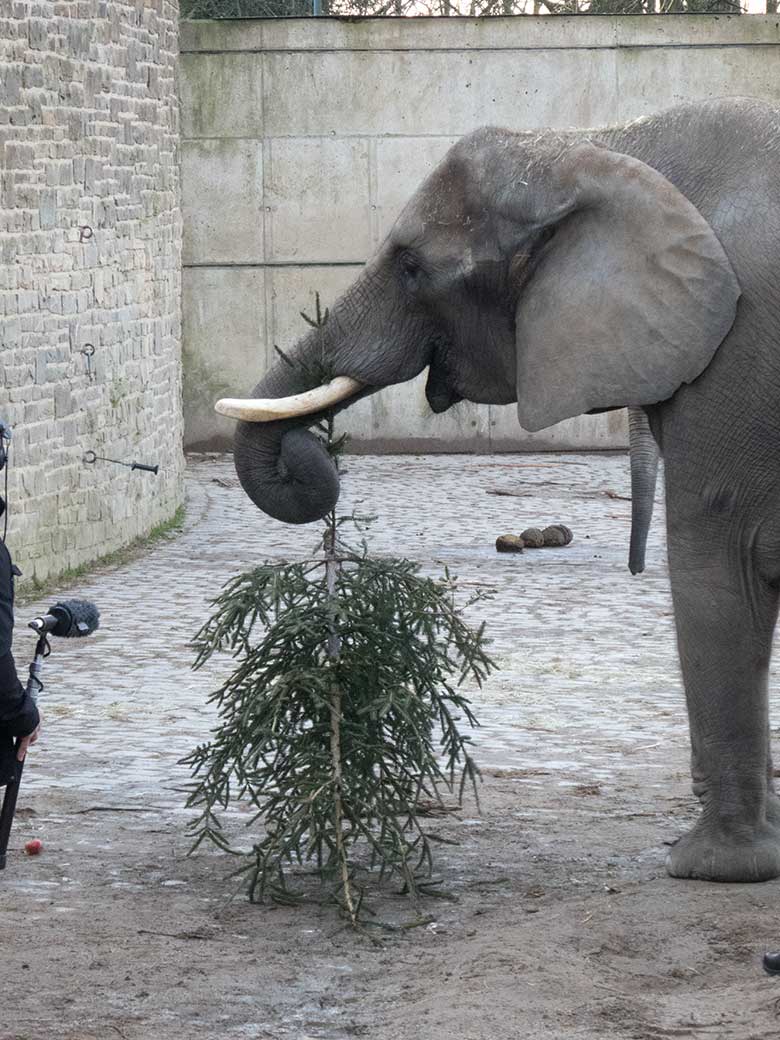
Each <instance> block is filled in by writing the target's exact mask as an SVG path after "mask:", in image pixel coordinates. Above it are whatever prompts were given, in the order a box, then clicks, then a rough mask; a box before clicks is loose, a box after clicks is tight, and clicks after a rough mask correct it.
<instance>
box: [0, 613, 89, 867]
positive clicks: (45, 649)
mask: <svg viewBox="0 0 780 1040" xmlns="http://www.w3.org/2000/svg"><path fill="white" fill-rule="evenodd" d="M99 624H100V612H99V611H98V609H97V607H96V606H95V604H94V603H90V602H89V600H86V599H68V600H65V602H64V603H55V605H54V606H53V607H51V608H50V609H49V612H48V613H47V614H44V615H42V616H41V617H37V618H33V620H32V621H31V622H30V624H29V627H30V628H31V629H33V631H34V632H37V633H38V643H37V645H36V647H35V657H34V659H33V662H32V664H31V665H30V678H29V679H28V680H27V693H28V694H29V696H30V697H32V699H33V700H34V701H35V700H37V699H38V694H39V693H40V692H41V690H42V689H43V683H42V682H41V671H42V670H43V662H44V659H45V658H47V657H48V656H49V654H50V653H51V646H50V645H49V638H48V637H49V635H53V636H64V637H65V638H66V639H73V638H77V639H78V638H81V637H82V636H88V635H91V633H92V632H94V631H95V629H96V628H98V626H99ZM21 743H22V742H21V739H18V740H17V741H16V747H15V748H14V763H13V764H14V774H13V776H12V778H11V780H10V781H9V782H8V783H7V784H6V788H5V798H4V799H3V808H2V809H0V870H3V869H4V867H5V859H6V853H7V852H8V839H9V838H10V836H11V826H12V824H13V822H14V813H15V812H16V799H17V797H18V796H19V784H20V783H21V781H22V771H23V769H24V762H20V761H19V760H18V759H17V758H16V754H18V752H19V748H20V747H21Z"/></svg>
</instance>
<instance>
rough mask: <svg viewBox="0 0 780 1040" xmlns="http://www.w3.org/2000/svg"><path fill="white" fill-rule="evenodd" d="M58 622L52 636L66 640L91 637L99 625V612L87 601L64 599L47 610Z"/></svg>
mask: <svg viewBox="0 0 780 1040" xmlns="http://www.w3.org/2000/svg"><path fill="white" fill-rule="evenodd" d="M49 613H50V614H53V615H54V616H55V617H56V618H57V619H58V620H57V625H56V626H55V627H54V628H53V629H52V632H51V634H52V635H53V636H64V637H65V638H66V639H72V638H78V637H80V636H88V635H91V634H92V633H93V632H94V631H95V629H96V628H98V626H99V625H100V611H99V610H98V608H97V607H96V606H95V604H94V603H90V601H89V600H88V599H66V600H64V601H63V602H62V603H56V604H55V605H54V606H53V607H51V608H50V610H49Z"/></svg>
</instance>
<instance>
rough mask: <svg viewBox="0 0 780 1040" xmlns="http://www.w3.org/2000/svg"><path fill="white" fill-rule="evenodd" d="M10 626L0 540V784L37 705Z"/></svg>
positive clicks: (9, 591) (10, 596)
mask: <svg viewBox="0 0 780 1040" xmlns="http://www.w3.org/2000/svg"><path fill="white" fill-rule="evenodd" d="M13 628H14V566H13V564H12V563H11V556H10V554H9V552H8V549H7V548H6V545H5V543H4V542H2V541H0V785H2V784H6V783H7V782H8V780H9V779H11V778H12V777H13V775H14V753H13V739H14V737H26V736H28V735H29V734H30V733H32V731H33V730H34V729H35V727H36V726H37V725H38V721H39V717H38V709H37V708H36V707H35V703H34V701H33V699H32V697H29V696H28V695H27V693H26V691H25V689H24V687H23V686H22V684H21V683H20V682H19V676H18V675H17V674H16V665H15V664H14V659H13V655H12V653H11V641H12V638H13Z"/></svg>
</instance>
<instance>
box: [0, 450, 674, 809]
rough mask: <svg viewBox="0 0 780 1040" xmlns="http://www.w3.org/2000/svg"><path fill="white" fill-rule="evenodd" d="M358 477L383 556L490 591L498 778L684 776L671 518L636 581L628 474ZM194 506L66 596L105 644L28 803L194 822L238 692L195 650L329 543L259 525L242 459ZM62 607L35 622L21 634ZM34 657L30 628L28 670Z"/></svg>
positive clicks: (52, 682) (573, 469)
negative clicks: (240, 593) (220, 621)
mask: <svg viewBox="0 0 780 1040" xmlns="http://www.w3.org/2000/svg"><path fill="white" fill-rule="evenodd" d="M347 469H348V472H347V474H346V476H345V478H344V492H343V494H342V498H341V501H340V506H342V507H343V512H345V513H348V512H350V511H351V510H352V509H355V510H356V511H357V512H358V513H361V514H365V513H368V514H376V515H377V516H378V519H377V521H376V522H375V523H374V524H373V525H372V527H371V529H370V532H369V534H368V542H369V545H370V548H371V550H372V551H373V552H376V553H381V554H396V555H403V556H406V557H410V558H412V559H414V560H417V561H419V562H420V563H421V564H422V566H423V568H424V570H425V571H426V572H428V573H431V574H437V573H441V572H442V570H443V568H444V566H445V565H446V566H447V567H449V568H450V570H451V571H452V572H453V573H455V574H456V575H457V576H458V578H459V582H460V585H461V587H462V589H463V591H464V598H465V594H468V593H469V592H471V591H473V590H474V589H477V588H478V589H481V590H483V591H488V592H490V593H492V598H491V599H489V600H488V601H487V602H482V603H480V604H478V605H477V606H476V607H475V608H473V609H472V616H473V620H474V622H478V621H480V620H482V619H484V620H485V621H486V622H487V631H488V634H489V635H490V637H491V638H492V639H493V641H494V642H493V646H492V652H493V655H494V656H495V658H496V660H497V662H498V664H499V671H498V672H497V673H495V675H494V676H493V677H492V678H491V679H490V680H489V682H488V684H487V685H486V687H485V688H484V689H483V690H482V691H477V690H474V691H473V696H474V703H475V705H476V707H477V715H478V717H479V719H480V720H481V724H482V725H481V728H480V730H479V731H478V732H477V734H476V735H475V741H476V745H477V748H478V757H479V761H480V762H481V763H482V764H484V765H486V766H491V767H499V768H518V767H522V768H525V769H528V770H529V771H533V770H543V771H545V772H549V773H550V774H552V775H553V776H554V777H555V780H556V782H557V783H559V784H573V783H583V782H590V781H594V780H599V781H610V782H617V781H619V779H620V776H621V774H622V773H623V772H624V771H626V770H628V771H631V770H632V769H633V768H634V762H633V760H632V756H634V755H635V754H636V753H637V752H638V751H639V750H640V749H644V750H646V751H651V750H653V751H655V752H656V753H655V754H654V755H650V756H649V759H648V762H649V764H650V765H652V766H653V768H656V769H661V770H666V769H668V764H669V749H670V747H674V748H683V747H684V746H685V744H686V741H687V730H686V719H685V712H684V706H683V699H682V688H681V684H680V680H679V676H678V670H677V664H676V656H675V647H674V632H673V623H672V615H671V609H672V608H671V598H670V594H669V589H668V578H667V572H666V564H665V550H664V548H663V544H662V533H663V526H664V525H663V517H662V515H661V514H662V506H660V505H659V507H658V515H657V522H656V523H655V525H654V528H653V532H652V535H651V539H650V545H649V549H648V565H647V570H646V572H645V573H644V574H643V575H641V576H637V577H632V576H631V575H630V573H629V571H628V568H627V565H626V561H627V555H628V534H629V529H630V502H628V501H627V500H626V498H627V496H628V495H629V493H630V491H629V481H628V467H627V459H626V457H625V456H623V455H621V454H614V455H613V454H603V455H591V456H583V455H561V456H551V455H537V456H511V457H501V456H498V457H496V456H493V457H490V458H473V457H468V456H466V457H464V456H425V457H397V456H396V457H384V458H366V457H354V458H350V459H349V460H348V465H347ZM188 489H189V490H188V506H187V521H186V527H185V530H184V532H183V533H182V534H181V535H180V536H179V537H177V538H175V539H173V540H171V541H168V542H166V543H164V544H162V545H158V546H157V547H155V548H153V549H152V550H151V551H150V552H148V553H146V554H144V555H143V557H142V558H139V559H137V560H135V561H134V562H132V563H129V564H127V565H125V566H122V567H119V568H117V569H115V570H111V571H109V572H108V573H100V574H98V575H96V576H95V577H94V578H92V579H91V580H88V581H86V582H82V583H80V584H79V586H78V588H77V589H74V590H66V592H65V593H63V595H67V594H70V591H72V592H74V593H78V595H79V596H83V597H85V598H89V599H93V600H94V601H95V602H96V603H97V604H98V606H99V608H100V610H101V612H102V625H101V629H100V631H99V633H98V634H96V635H95V636H94V637H92V638H91V639H90V640H88V641H86V640H85V641H84V642H79V643H73V642H67V643H66V642H63V641H59V642H55V648H54V649H55V652H54V654H53V655H52V657H51V659H50V661H49V662H47V667H46V683H47V689H46V692H45V694H44V695H43V699H42V707H43V710H44V712H45V714H46V737H45V740H44V741H43V744H42V746H41V749H40V753H37V752H36V761H35V763H34V766H33V767H31V769H30V776H29V779H27V780H26V781H25V783H26V785H28V786H29V787H30V788H31V789H33V790H35V789H38V788H45V789H51V788H52V787H63V788H67V789H69V790H74V789H77V790H79V791H80V792H81V794H82V796H83V797H85V798H87V797H92V798H100V799H104V800H105V799H109V800H111V799H115V798H117V797H119V798H121V799H125V800H126V799H130V800H132V801H134V802H135V801H137V803H138V804H143V803H144V802H151V803H154V804H155V805H166V806H170V807H175V806H177V805H179V804H180V802H181V798H180V795H179V793H178V788H180V787H181V785H182V783H184V782H185V780H186V776H185V774H184V772H183V771H182V770H180V769H179V768H178V767H177V766H176V761H177V759H178V758H179V757H181V756H182V755H183V754H184V753H186V752H187V751H188V750H190V749H191V748H192V747H193V746H194V745H195V744H196V743H198V742H199V741H202V740H203V739H204V738H205V737H206V736H207V734H208V732H209V727H210V725H211V723H212V719H213V714H212V710H211V709H210V707H208V706H207V705H206V698H207V696H208V694H209V692H210V691H211V690H212V689H213V688H214V686H215V680H216V679H217V676H218V674H221V673H220V672H219V669H218V668H217V669H216V670H215V668H209V669H206V670H204V671H201V672H198V673H192V672H191V671H190V670H189V667H190V663H191V660H192V653H191V650H190V649H189V647H188V640H189V639H190V638H191V636H192V635H193V633H194V632H195V630H196V629H197V628H198V626H199V625H200V624H201V623H202V622H203V621H204V620H205V618H206V617H207V615H208V600H209V598H210V597H211V596H213V595H214V594H215V593H216V592H217V591H218V589H219V588H220V586H221V585H222V584H223V583H224V582H225V581H226V580H227V579H228V578H229V577H231V576H232V575H234V574H236V573H238V572H239V571H241V570H244V569H246V568H248V567H250V566H252V565H253V564H256V563H258V562H261V561H262V560H266V559H269V560H282V559H294V558H296V557H300V556H306V555H308V554H310V553H311V551H312V548H313V547H314V546H315V544H316V541H317V525H309V526H306V527H302V528H301V527H289V526H286V525H283V524H280V523H277V522H276V521H274V520H271V519H269V518H268V517H266V516H264V515H263V514H262V513H260V512H259V511H258V510H257V509H255V508H254V506H253V505H252V504H251V503H250V502H249V500H248V499H247V498H246V496H245V495H244V493H243V491H242V490H241V488H240V486H239V485H238V482H237V480H236V477H235V474H234V471H233V468H232V463H231V460H230V459H229V458H202V457H196V460H195V461H191V462H190V466H189V472H188ZM497 491H498V492H504V494H500V495H499V494H495V492H497ZM149 492H150V494H153V493H154V485H153V484H152V483H150V484H149ZM507 492H511V493H513V494H506V493H507ZM515 493H516V494H520V495H522V496H523V497H515ZM614 496H620V497H614ZM557 521H561V522H563V523H565V524H567V525H568V526H569V527H571V528H572V530H573V531H574V541H573V542H572V544H571V545H570V546H568V547H566V548H562V549H545V550H537V551H526V552H525V553H523V554H522V555H518V556H513V555H504V554H498V553H496V551H495V548H494V542H495V538H496V536H497V535H498V534H502V533H507V532H515V533H519V532H520V531H521V530H522V529H524V528H525V527H528V526H532V525H533V526H544V525H546V524H547V523H552V522H557ZM46 605H47V601H41V602H40V603H38V604H32V605H30V606H29V607H28V608H27V609H26V613H23V614H22V615H21V616H20V618H19V621H20V622H22V621H23V620H24V617H26V615H27V614H30V615H32V614H34V613H35V612H36V611H37V610H38V609H39V608H41V609H43V608H45V607H46ZM33 643H34V640H33V638H32V636H31V634H29V633H27V632H26V630H25V628H24V627H23V625H21V624H20V625H19V628H18V632H17V638H16V643H15V649H16V655H17V658H18V660H19V664H20V666H21V665H22V664H23V663H24V662H25V661H26V660H27V659H28V657H29V655H30V653H31V651H32V646H33ZM21 670H22V669H21V667H20V671H21ZM528 782H529V783H541V782H549V781H548V780H545V781H542V780H539V779H534V778H533V777H529V779H528Z"/></svg>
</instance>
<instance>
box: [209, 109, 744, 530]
mask: <svg viewBox="0 0 780 1040" xmlns="http://www.w3.org/2000/svg"><path fill="white" fill-rule="evenodd" d="M738 297H739V286H738V284H737V281H736V277H735V275H734V272H733V271H732V268H731V266H730V264H729V261H728V259H727V257H726V254H725V253H724V251H723V248H722V246H721V245H720V243H719V241H718V239H717V238H716V236H715V234H714V233H713V231H712V230H711V228H710V227H709V225H708V224H707V222H706V221H705V219H704V218H703V217H702V216H701V214H700V213H699V211H698V210H697V209H696V208H695V207H694V205H693V204H692V203H691V202H689V201H688V199H687V198H685V197H684V196H683V195H682V194H681V192H680V191H678V189H677V188H676V187H674V185H673V184H672V183H671V181H670V180H668V179H667V178H666V177H664V176H663V175H662V174H661V173H659V172H658V171H657V170H656V169H654V168H653V167H652V166H650V165H647V164H646V163H645V162H643V161H640V160H639V159H637V158H634V157H632V156H631V155H629V154H625V153H624V152H622V151H619V150H615V149H613V148H611V147H607V146H606V145H605V144H604V143H603V142H599V141H597V140H593V139H591V138H589V137H588V136H587V135H586V134H584V133H583V134H577V133H567V134H558V133H554V132H547V133H542V134H528V133H512V132H510V131H507V130H500V129H491V128H488V129H482V130H478V131H476V132H474V133H472V134H470V135H468V136H467V137H465V138H463V139H462V140H461V141H459V142H458V143H457V144H456V145H455V146H454V147H453V148H452V149H451V150H450V151H449V152H448V153H447V155H446V156H445V158H444V159H443V161H442V162H441V163H440V164H439V166H438V167H437V168H436V169H435V170H434V171H433V173H432V174H431V175H430V176H429V177H428V178H427V179H426V180H425V181H424V182H423V184H422V186H421V187H420V188H419V189H418V191H417V192H416V193H415V195H414V196H413V197H412V199H411V200H410V202H409V203H408V204H407V206H406V208H405V209H404V210H403V212H402V214H401V216H400V217H399V218H398V220H397V222H396V224H395V226H394V227H393V229H392V230H391V232H390V234H389V236H388V237H387V239H386V240H385V242H384V243H383V244H382V246H381V247H380V248H379V250H378V251H377V253H376V254H375V255H374V256H373V257H372V259H371V260H370V261H369V262H368V264H367V265H366V267H365V268H364V270H363V271H362V272H361V274H360V276H359V277H358V278H357V280H356V281H355V282H354V283H353V285H352V286H351V288H350V289H348V290H347V292H346V293H345V294H344V296H342V297H341V299H340V300H338V301H337V303H336V305H335V306H334V308H333V309H332V311H331V314H330V317H329V320H328V322H327V324H326V326H325V328H324V330H323V331H322V332H321V333H320V332H319V331H315V330H313V331H312V332H311V333H309V334H308V335H307V336H306V337H304V338H303V339H302V340H301V341H300V342H299V343H298V344H297V345H296V346H295V348H294V349H293V350H292V351H291V353H290V356H289V357H288V358H287V359H286V360H285V359H280V360H279V361H278V362H277V363H276V365H275V366H274V367H273V368H272V369H271V370H270V371H269V372H268V373H267V375H266V376H265V377H264V378H263V379H262V380H261V382H260V383H259V384H258V385H257V387H256V388H255V390H254V392H253V399H250V400H241V401H239V400H229V401H221V402H219V404H218V406H217V407H218V410H219V411H220V412H222V413H223V414H227V415H231V416H233V417H235V418H237V419H239V420H241V421H240V422H239V424H238V427H237V431H236V438H235V462H236V469H237V472H238V475H239V478H240V480H241V483H242V485H243V487H244V489H245V490H246V492H247V493H248V494H249V496H250V498H252V500H253V501H254V502H255V503H256V504H257V505H258V506H259V507H260V508H261V509H262V510H264V511H265V512H267V513H269V514H270V515H271V516H274V517H276V518H278V519H281V520H285V521H288V522H292V523H305V522H308V521H311V520H315V519H318V518H319V517H321V516H324V515H325V514H326V513H327V512H328V511H329V510H330V509H331V508H332V507H333V505H334V503H335V501H336V499H337V497H338V477H337V475H336V471H335V468H334V466H333V464H332V462H331V460H330V458H329V457H328V455H327V453H326V452H325V450H324V448H323V446H322V444H321V442H320V440H319V438H317V437H316V436H315V435H314V434H312V433H310V432H307V430H306V427H307V426H311V425H312V424H313V423H314V422H315V421H316V420H317V418H318V417H319V416H321V415H322V413H323V410H325V409H327V408H333V407H335V408H343V407H346V406H347V405H348V404H349V403H350V402H351V401H354V400H356V399H358V398H359V397H361V396H364V395H365V394H369V393H372V392H374V391H376V390H378V389H380V388H382V387H385V386H388V385H390V384H392V383H398V382H402V381H405V380H408V379H411V378H413V377H414V376H416V375H418V374H419V373H420V372H421V371H423V369H425V368H426V367H428V369H429V373H428V382H427V387H426V395H427V398H428V402H429V404H430V406H431V408H432V409H433V410H434V411H436V412H440V411H443V410H445V409H447V408H449V407H450V406H451V405H452V404H454V403H456V402H457V401H459V400H462V399H464V398H466V399H468V400H470V401H474V402H478V403H487V404H506V403H509V402H513V401H516V402H517V411H518V417H519V420H520V422H521V424H522V425H523V426H524V427H525V428H526V429H529V430H539V429H542V428H544V427H546V426H550V425H552V424H553V423H556V422H558V421H560V420H562V419H566V418H568V417H570V416H574V415H579V414H582V413H584V412H589V411H598V410H604V409H610V408H618V407H623V406H626V405H629V406H641V405H649V404H653V403H656V402H659V401H663V400H665V399H666V398H668V397H670V396H671V395H672V394H674V393H675V391H676V390H677V389H678V388H679V387H680V386H681V384H683V383H688V382H691V381H692V380H694V379H696V377H697V376H698V375H699V374H700V373H701V372H702V371H703V370H704V369H705V368H706V366H707V365H708V364H709V362H710V360H711V359H712V357H713V355H714V353H715V351H716V350H717V348H718V346H719V344H720V343H721V341H722V340H723V339H724V337H725V336H726V334H727V333H728V331H729V329H730V327H731V325H732V323H733V320H734V316H735V311H736V304H737V300H738ZM318 384H323V385H318Z"/></svg>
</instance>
